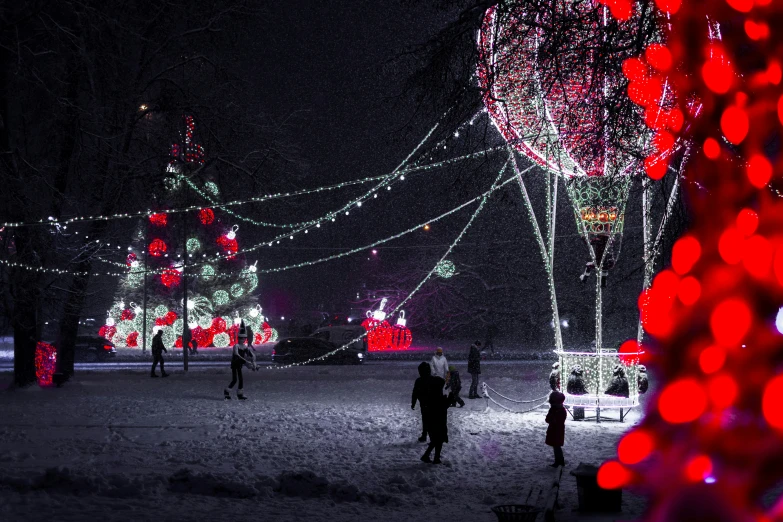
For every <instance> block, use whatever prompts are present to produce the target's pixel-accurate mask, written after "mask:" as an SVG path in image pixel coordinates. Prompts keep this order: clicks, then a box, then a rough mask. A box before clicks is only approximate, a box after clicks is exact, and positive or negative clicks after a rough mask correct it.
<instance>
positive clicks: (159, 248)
mask: <svg viewBox="0 0 783 522" xmlns="http://www.w3.org/2000/svg"><path fill="white" fill-rule="evenodd" d="M166 250H168V247H167V246H166V242H165V241H163V240H162V239H153V240H152V243H150V246H149V248H148V251H149V253H150V255H151V256H152V257H160V256H162V255H163V254H165V253H166Z"/></svg>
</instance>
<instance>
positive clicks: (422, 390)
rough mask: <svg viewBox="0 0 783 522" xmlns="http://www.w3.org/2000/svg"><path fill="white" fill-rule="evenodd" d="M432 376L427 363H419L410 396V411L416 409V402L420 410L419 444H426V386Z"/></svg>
mask: <svg viewBox="0 0 783 522" xmlns="http://www.w3.org/2000/svg"><path fill="white" fill-rule="evenodd" d="M430 375H432V369H431V368H430V365H429V364H428V363H425V362H423V363H421V364H420V365H419V378H418V379H416V382H415V383H413V394H412V395H411V409H412V410H415V409H416V401H417V400H418V401H419V409H420V410H421V437H419V442H427V422H426V419H427V412H426V409H427V393H426V386H427V381H428V380H429V378H430Z"/></svg>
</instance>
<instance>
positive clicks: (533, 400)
mask: <svg viewBox="0 0 783 522" xmlns="http://www.w3.org/2000/svg"><path fill="white" fill-rule="evenodd" d="M481 386H482V387H484V389H486V390H489V391H491V392H492V393H494V394H495V395H498V396H500V397H503V398H504V399H506V400H507V401H511V402H515V403H517V404H530V403H533V402H541V401H543V400H546V399H548V398H549V394H546V395H544V396H543V397H539V398H537V399H530V400H529V401H518V400H516V399H512V398H510V397H506V396H505V395H503V394H502V393H500V392H498V391H497V390H495V389H493V388H492V387H490V386H489V385H488V384H487V383H485V382H484V383H481Z"/></svg>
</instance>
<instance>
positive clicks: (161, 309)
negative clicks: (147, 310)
mask: <svg viewBox="0 0 783 522" xmlns="http://www.w3.org/2000/svg"><path fill="white" fill-rule="evenodd" d="M167 313H169V309H168V308H166V307H165V306H164V305H158V306H156V307H155V317H163V316H164V315H166V314H167Z"/></svg>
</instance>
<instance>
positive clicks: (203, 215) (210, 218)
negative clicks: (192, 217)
mask: <svg viewBox="0 0 783 522" xmlns="http://www.w3.org/2000/svg"><path fill="white" fill-rule="evenodd" d="M198 219H199V221H201V224H202V225H211V224H212V223H213V222H214V221H215V212H213V211H212V209H211V208H202V209H201V210H199V211H198Z"/></svg>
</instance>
